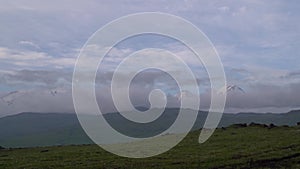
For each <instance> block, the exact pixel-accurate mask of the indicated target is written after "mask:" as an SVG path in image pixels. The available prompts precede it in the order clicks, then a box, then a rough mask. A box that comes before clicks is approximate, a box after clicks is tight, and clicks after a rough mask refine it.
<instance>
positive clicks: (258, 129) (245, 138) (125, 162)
mask: <svg viewBox="0 0 300 169" xmlns="http://www.w3.org/2000/svg"><path fill="white" fill-rule="evenodd" d="M198 136H199V131H194V132H191V133H190V134H189V135H188V136H187V137H186V138H185V139H184V140H183V141H182V142H181V143H180V144H179V145H177V146H176V147H175V148H173V149H172V150H170V151H168V152H166V153H164V154H162V155H159V156H155V157H152V158H146V159H128V158H122V157H118V156H115V155H112V154H110V153H108V152H105V151H104V150H102V149H101V148H99V147H97V146H96V145H77V146H75V145H73V146H53V147H40V148H23V149H4V150H0V168H3V169H4V168H70V169H71V168H72V169H73V168H138V169H140V168H143V169H145V168H300V127H299V126H294V127H274V128H270V127H264V126H263V125H262V126H260V125H252V126H247V127H244V126H243V125H233V126H230V127H227V128H225V129H217V131H216V132H215V133H214V135H213V136H212V137H211V138H210V139H209V140H208V141H207V142H205V143H204V144H198V142H197V140H198Z"/></svg>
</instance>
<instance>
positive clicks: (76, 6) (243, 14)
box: [0, 0, 300, 116]
mask: <svg viewBox="0 0 300 169" xmlns="http://www.w3.org/2000/svg"><path fill="white" fill-rule="evenodd" d="M137 12H164V13H169V14H173V15H177V16H180V17H182V18H184V19H186V20H188V21H190V22H191V23H193V24H194V25H196V26H197V27H198V28H199V29H200V30H202V32H204V33H205V34H206V36H207V37H208V38H209V39H210V41H211V42H212V43H213V45H214V46H215V48H216V50H217V51H218V53H219V56H220V58H221V61H222V63H223V65H224V69H225V73H226V78H227V83H228V84H231V85H238V86H240V87H242V88H243V89H244V90H245V91H246V93H245V94H243V93H239V92H235V93H231V94H230V95H228V98H227V104H226V109H225V112H228V113H236V112H249V111H252V112H278V113H279V112H286V111H289V110H291V109H297V108H299V107H300V68H299V64H300V56H299V55H300V48H299V45H300V31H299V30H300V23H299V16H300V5H299V3H298V2H297V1H296V0H290V1H285V0H272V1H271V0H264V1H261V0H252V1H246V0H241V1H218V0H211V1H198V0H191V1H188V0H186V1H176V0H174V1H172V2H170V1H163V0H155V1H137V0H131V1H127V0H124V1H112V0H107V1H105V0H104V1H101V2H100V1H96V0H90V1H82V0H78V1H71V0H53V1H39V0H15V1H4V0H0V23H1V24H0V33H1V38H0V96H5V95H7V94H8V93H10V92H12V91H20V93H21V94H20V95H19V96H18V99H16V100H14V104H11V105H8V104H7V102H5V101H2V102H0V116H4V115H10V114H16V113H21V112H25V111H26V112H27V111H31V112H74V108H73V103H72V93H71V84H72V73H73V69H74V65H75V62H76V59H77V57H78V55H79V51H80V49H81V48H82V47H83V45H84V44H85V42H86V41H87V40H88V38H89V37H90V36H91V35H92V34H93V33H94V32H96V31H97V30H98V29H99V28H101V27H102V26H104V25H105V24H107V23H109V22H110V21H112V20H114V19H117V18H119V17H122V16H124V15H128V14H133V13H137ZM148 47H153V48H157V47H159V48H163V49H166V50H169V51H171V52H173V53H175V54H177V55H179V56H181V57H182V58H183V59H184V60H185V61H186V62H187V64H188V65H189V66H190V67H192V69H193V72H194V74H195V75H196V77H197V81H198V83H199V86H200V94H201V105H202V107H203V109H205V108H207V107H208V106H209V103H210V100H209V98H210V97H209V91H210V88H209V87H210V82H209V79H208V77H207V74H206V72H205V69H204V68H203V66H202V65H201V63H197V64H196V62H194V58H193V57H191V54H190V51H189V50H188V49H187V48H186V47H184V46H183V45H182V44H180V43H178V42H176V41H175V40H172V39H169V38H166V37H161V36H155V35H145V36H138V37H133V38H129V39H127V40H126V41H124V42H121V43H120V44H118V45H117V46H115V47H114V49H113V50H112V51H111V52H110V53H109V54H108V55H107V57H106V58H105V60H104V62H103V63H102V65H101V66H100V67H99V70H98V73H97V79H96V84H97V88H96V95H97V98H98V102H99V106H100V107H101V109H103V111H105V112H111V111H114V108H113V105H112V104H113V103H112V101H111V97H110V88H109V85H110V80H111V76H112V71H113V68H115V67H116V65H117V64H118V63H119V62H120V61H121V60H122V59H123V58H124V57H126V56H127V55H128V54H130V53H132V52H134V51H137V50H140V49H143V48H148ZM166 66H171V65H166ZM154 88H161V89H163V90H164V91H166V92H167V96H168V99H169V102H168V104H169V106H171V107H172V106H176V83H174V81H173V80H172V78H170V77H169V76H168V75H166V74H165V73H162V72H157V71H153V70H148V71H145V72H142V73H141V74H139V75H138V76H137V77H136V78H135V79H134V80H133V82H132V86H131V89H130V91H131V93H130V95H131V100H132V102H133V104H134V105H137V106H146V105H148V104H149V102H148V100H147V98H148V94H149V92H150V91H151V90H153V89H154ZM51 91H57V93H56V94H55V96H53V95H51Z"/></svg>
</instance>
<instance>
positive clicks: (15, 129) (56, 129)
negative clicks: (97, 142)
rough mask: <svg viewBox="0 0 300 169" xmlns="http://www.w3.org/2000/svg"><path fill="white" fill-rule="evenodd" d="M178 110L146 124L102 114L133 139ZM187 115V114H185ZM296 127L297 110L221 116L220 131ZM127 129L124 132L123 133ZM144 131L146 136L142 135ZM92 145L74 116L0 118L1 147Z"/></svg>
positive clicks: (154, 130) (200, 120)
mask: <svg viewBox="0 0 300 169" xmlns="http://www.w3.org/2000/svg"><path fill="white" fill-rule="evenodd" d="M178 110H179V109H177V108H167V109H166V110H165V111H164V113H163V115H162V116H161V117H159V118H158V119H157V120H155V121H154V122H151V123H149V124H144V125H143V124H136V123H133V122H128V121H126V120H125V119H124V118H123V117H122V116H120V115H119V113H108V114H105V118H106V119H107V121H108V122H109V123H112V124H114V125H113V127H114V128H115V129H117V130H118V131H120V132H122V133H126V134H127V135H130V136H134V137H149V136H151V135H156V134H158V133H160V132H162V131H164V130H165V129H167V128H168V127H169V126H170V125H171V124H172V123H173V121H175V119H176V116H177V113H178ZM187 111H188V110H187ZM206 116H207V112H204V111H200V112H199V114H198V117H197V119H196V123H195V125H194V127H193V129H194V130H196V129H200V128H202V126H203V124H204V122H205V119H206ZM251 122H255V123H261V124H271V123H273V124H274V125H290V126H291V125H296V124H297V122H300V110H294V111H290V112H288V113H281V114H273V113H238V114H223V117H222V120H221V122H220V124H219V127H226V126H229V125H232V124H237V123H248V124H249V123H251ZM125 129H126V130H125ZM145 131H147V132H145ZM91 143H93V142H92V141H91V140H90V139H89V137H88V136H87V135H86V134H85V132H84V131H83V129H82V128H81V126H80V124H79V121H78V119H77V116H76V114H70V113H20V114H17V115H11V116H6V117H2V118H0V146H3V147H35V146H50V145H51V146H52V145H70V144H91Z"/></svg>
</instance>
